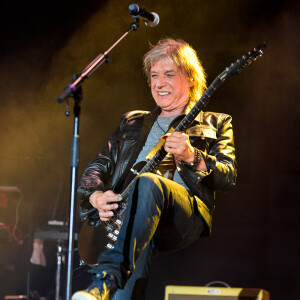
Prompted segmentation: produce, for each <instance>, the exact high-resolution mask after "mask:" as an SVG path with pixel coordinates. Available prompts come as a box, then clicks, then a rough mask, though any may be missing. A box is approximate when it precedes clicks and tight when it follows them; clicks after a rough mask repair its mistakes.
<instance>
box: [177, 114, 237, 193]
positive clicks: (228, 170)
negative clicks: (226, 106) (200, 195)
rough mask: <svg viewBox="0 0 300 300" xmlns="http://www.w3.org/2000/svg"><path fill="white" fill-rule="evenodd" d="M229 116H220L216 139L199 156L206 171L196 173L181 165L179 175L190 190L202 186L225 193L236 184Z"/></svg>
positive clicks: (233, 148)
mask: <svg viewBox="0 0 300 300" xmlns="http://www.w3.org/2000/svg"><path fill="white" fill-rule="evenodd" d="M231 120H232V118H231V116H229V115H225V114H222V115H221V117H220V120H219V121H218V123H217V138H216V140H215V141H214V142H212V145H210V146H209V147H208V149H205V150H202V149H201V154H202V157H203V159H204V161H205V163H206V167H207V171H196V170H194V169H193V168H191V167H189V166H186V165H184V164H182V167H181V170H180V171H179V173H180V175H181V176H182V177H183V179H184V180H185V181H186V183H187V184H188V185H189V187H190V188H191V189H192V190H195V189H196V190H199V189H201V186H202V185H203V184H204V185H205V186H207V187H208V188H209V189H211V190H221V191H226V190H229V189H230V188H232V186H234V185H235V182H236V175H237V170H236V158H235V147H234V139H233V130H232V123H231Z"/></svg>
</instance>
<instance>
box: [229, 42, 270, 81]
mask: <svg viewBox="0 0 300 300" xmlns="http://www.w3.org/2000/svg"><path fill="white" fill-rule="evenodd" d="M266 46H267V45H266V43H265V42H263V43H261V44H260V45H258V46H257V47H255V48H254V49H253V50H252V51H249V52H248V53H247V54H246V55H243V56H242V57H241V58H240V59H238V60H237V61H236V62H235V63H233V64H231V65H230V67H228V68H226V70H225V71H226V77H227V78H228V77H230V76H232V75H235V74H238V73H240V72H241V71H242V70H243V69H244V68H245V67H246V66H248V65H250V64H251V62H253V61H255V60H256V59H257V58H258V57H261V56H262V55H263V51H264V49H265V48H266Z"/></svg>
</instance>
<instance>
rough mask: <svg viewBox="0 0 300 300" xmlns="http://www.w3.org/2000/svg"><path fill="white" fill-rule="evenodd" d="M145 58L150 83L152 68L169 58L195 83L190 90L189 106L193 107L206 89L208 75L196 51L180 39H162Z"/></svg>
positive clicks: (145, 67)
mask: <svg viewBox="0 0 300 300" xmlns="http://www.w3.org/2000/svg"><path fill="white" fill-rule="evenodd" d="M150 47H151V49H150V51H148V52H147V53H146V54H145V56H144V71H145V73H146V75H147V77H148V82H149V83H150V71H151V66H152V65H153V64H154V63H155V62H156V61H158V60H160V59H162V58H165V57H168V58H169V59H170V60H171V61H172V62H173V63H174V64H175V65H176V66H177V67H178V68H179V69H181V70H182V71H183V72H184V73H185V74H186V75H187V77H188V78H189V79H190V80H191V81H193V82H194V85H193V86H192V87H191V88H190V93H189V103H188V106H190V107H192V106H193V105H194V104H195V103H196V102H197V101H198V100H199V99H200V97H201V96H202V94H203V93H204V91H205V89H206V74H205V71H204V68H203V66H202V63H201V61H200V60H199V58H198V56H197V53H196V51H195V50H194V49H193V48H192V47H191V46H190V45H189V44H188V43H186V42H185V41H183V40H180V39H176V40H175V39H172V38H165V39H161V40H160V41H159V42H158V43H157V45H156V46H153V45H150Z"/></svg>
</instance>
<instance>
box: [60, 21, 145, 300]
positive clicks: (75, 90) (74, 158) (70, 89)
mask: <svg viewBox="0 0 300 300" xmlns="http://www.w3.org/2000/svg"><path fill="white" fill-rule="evenodd" d="M134 19H135V20H134V22H133V23H131V24H130V27H129V29H128V30H127V31H126V32H125V33H124V34H123V35H122V36H121V37H120V38H119V39H118V40H117V41H116V42H115V43H114V44H113V45H112V46H111V47H110V48H108V49H107V50H106V51H105V52H104V53H100V54H99V55H98V56H97V57H96V58H95V59H94V60H93V61H92V62H91V63H90V64H88V66H87V67H86V68H85V69H84V70H83V71H82V72H81V73H80V74H78V75H77V74H76V75H74V76H73V82H72V83H70V84H68V85H67V87H66V88H65V89H64V90H63V91H62V92H61V94H60V95H59V96H58V97H57V102H59V103H62V102H63V101H66V112H65V114H66V116H69V115H70V112H69V103H68V98H69V97H72V98H73V99H74V129H73V139H72V145H71V155H70V167H71V188H70V215H69V236H68V241H69V242H68V263H67V279H66V295H65V299H66V300H69V299H70V298H71V292H72V269H73V248H74V225H75V217H74V212H75V208H76V187H77V174H78V167H79V116H80V101H81V100H82V88H81V84H82V83H83V81H84V80H85V79H87V78H88V77H89V76H90V75H91V74H92V73H93V72H95V71H96V70H97V69H98V67H99V66H101V65H102V64H103V63H104V62H107V63H108V62H110V60H111V59H110V58H109V57H108V54H109V53H110V51H111V50H113V49H114V48H115V47H116V46H117V45H118V44H119V43H120V42H121V41H122V40H123V39H124V38H125V37H126V36H127V35H128V34H129V32H131V31H132V30H134V31H136V30H137V29H138V27H139V20H140V19H139V18H138V17H136V18H134Z"/></svg>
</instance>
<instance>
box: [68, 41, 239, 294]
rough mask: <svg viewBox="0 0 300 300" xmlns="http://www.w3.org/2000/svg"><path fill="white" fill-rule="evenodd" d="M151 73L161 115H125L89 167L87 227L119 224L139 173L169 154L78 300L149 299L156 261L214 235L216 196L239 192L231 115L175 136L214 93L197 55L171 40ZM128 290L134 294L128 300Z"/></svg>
mask: <svg viewBox="0 0 300 300" xmlns="http://www.w3.org/2000/svg"><path fill="white" fill-rule="evenodd" d="M144 69H145V72H146V74H147V76H148V82H149V84H150V86H151V92H152V96H153V99H154V101H155V103H156V108H155V109H154V110H153V111H152V112H147V111H132V112H129V113H127V114H125V115H124V116H123V118H122V120H121V124H120V126H119V127H118V129H117V130H116V131H115V132H114V133H113V135H112V136H111V138H110V139H109V141H108V142H107V144H106V146H105V147H104V149H103V150H102V151H100V153H99V154H98V156H97V157H96V158H95V159H94V160H93V161H91V163H90V164H89V165H88V166H87V168H86V170H85V171H84V173H83V175H82V178H81V181H80V186H79V189H78V191H79V196H80V198H81V199H82V203H81V212H80V214H81V218H82V220H85V219H87V218H88V220H89V223H90V224H91V225H93V226H98V225H99V224H100V223H101V221H102V222H109V221H111V218H112V217H113V216H114V210H115V209H117V208H118V206H119V204H118V203H119V202H120V200H121V199H120V195H119V194H120V193H121V192H122V191H123V190H124V188H125V187H126V184H127V183H126V178H127V177H128V176H129V173H130V172H131V169H132V166H133V165H136V164H140V163H141V162H143V161H146V157H147V158H148V157H151V156H153V154H154V153H155V151H156V149H157V148H159V147H158V146H157V144H158V145H160V144H163V143H164V149H165V151H166V152H167V153H168V154H167V155H166V157H165V159H164V160H163V161H162V162H161V163H160V164H159V165H158V166H157V167H156V168H155V172H153V173H143V174H140V175H139V176H138V178H137V179H136V180H135V182H134V184H133V186H132V188H131V190H130V194H129V197H128V205H127V209H126V212H125V215H124V220H123V224H122V226H121V229H120V233H119V236H118V238H117V241H116V243H115V245H114V248H112V249H110V250H107V251H104V252H102V253H101V254H100V255H99V258H98V264H97V265H96V266H94V267H93V269H92V272H93V273H94V277H93V282H92V284H91V285H90V286H89V287H88V288H87V289H86V290H85V291H78V292H76V293H75V294H74V295H73V297H72V300H84V299H94V300H96V299H112V298H113V297H114V295H115V297H114V299H122V300H126V299H139V300H140V299H144V295H143V292H139V293H138V292H137V290H140V291H141V290H144V288H145V286H144V285H143V288H140V289H139V288H138V283H139V282H140V279H141V278H146V277H147V273H148V265H149V262H150V258H151V256H152V254H153V253H155V254H159V253H163V252H168V251H174V250H178V249H181V248H183V247H186V246H188V245H190V244H191V243H193V242H194V241H195V240H197V239H198V238H199V237H200V236H208V235H210V232H211V218H212V213H213V210H214V202H215V201H214V200H215V199H214V195H215V191H216V190H228V189H230V188H231V187H232V186H233V185H234V184H235V180H236V160H235V149H234V142H233V132H232V124H231V117H230V116H229V115H226V114H221V113H212V112H200V113H199V115H198V116H197V117H196V118H195V120H194V121H193V122H192V123H191V124H190V126H189V127H188V129H187V130H186V131H185V132H183V133H181V132H172V131H170V132H168V128H171V127H172V126H174V124H176V123H178V120H180V119H181V118H182V116H184V115H185V114H187V113H188V111H189V110H190V109H191V108H192V107H193V105H194V104H195V102H196V101H197V100H198V99H199V98H200V96H201V95H202V93H203V91H204V90H205V88H206V81H205V73H204V70H203V67H202V65H201V63H200V61H199V59H198V58H197V55H196V52H195V51H194V50H193V49H192V48H191V47H190V46H189V45H188V44H187V43H185V42H184V41H182V40H174V39H170V38H168V39H163V40H161V41H159V42H158V44H157V45H156V46H154V47H152V49H151V50H150V51H149V52H148V53H147V54H146V55H145V57H144ZM95 211H96V213H95ZM123 289H125V291H126V290H127V293H126V294H122V295H121V294H120V293H121V290H123ZM117 290H118V291H117ZM116 292H117V293H116ZM118 295H121V296H119V297H118Z"/></svg>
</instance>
